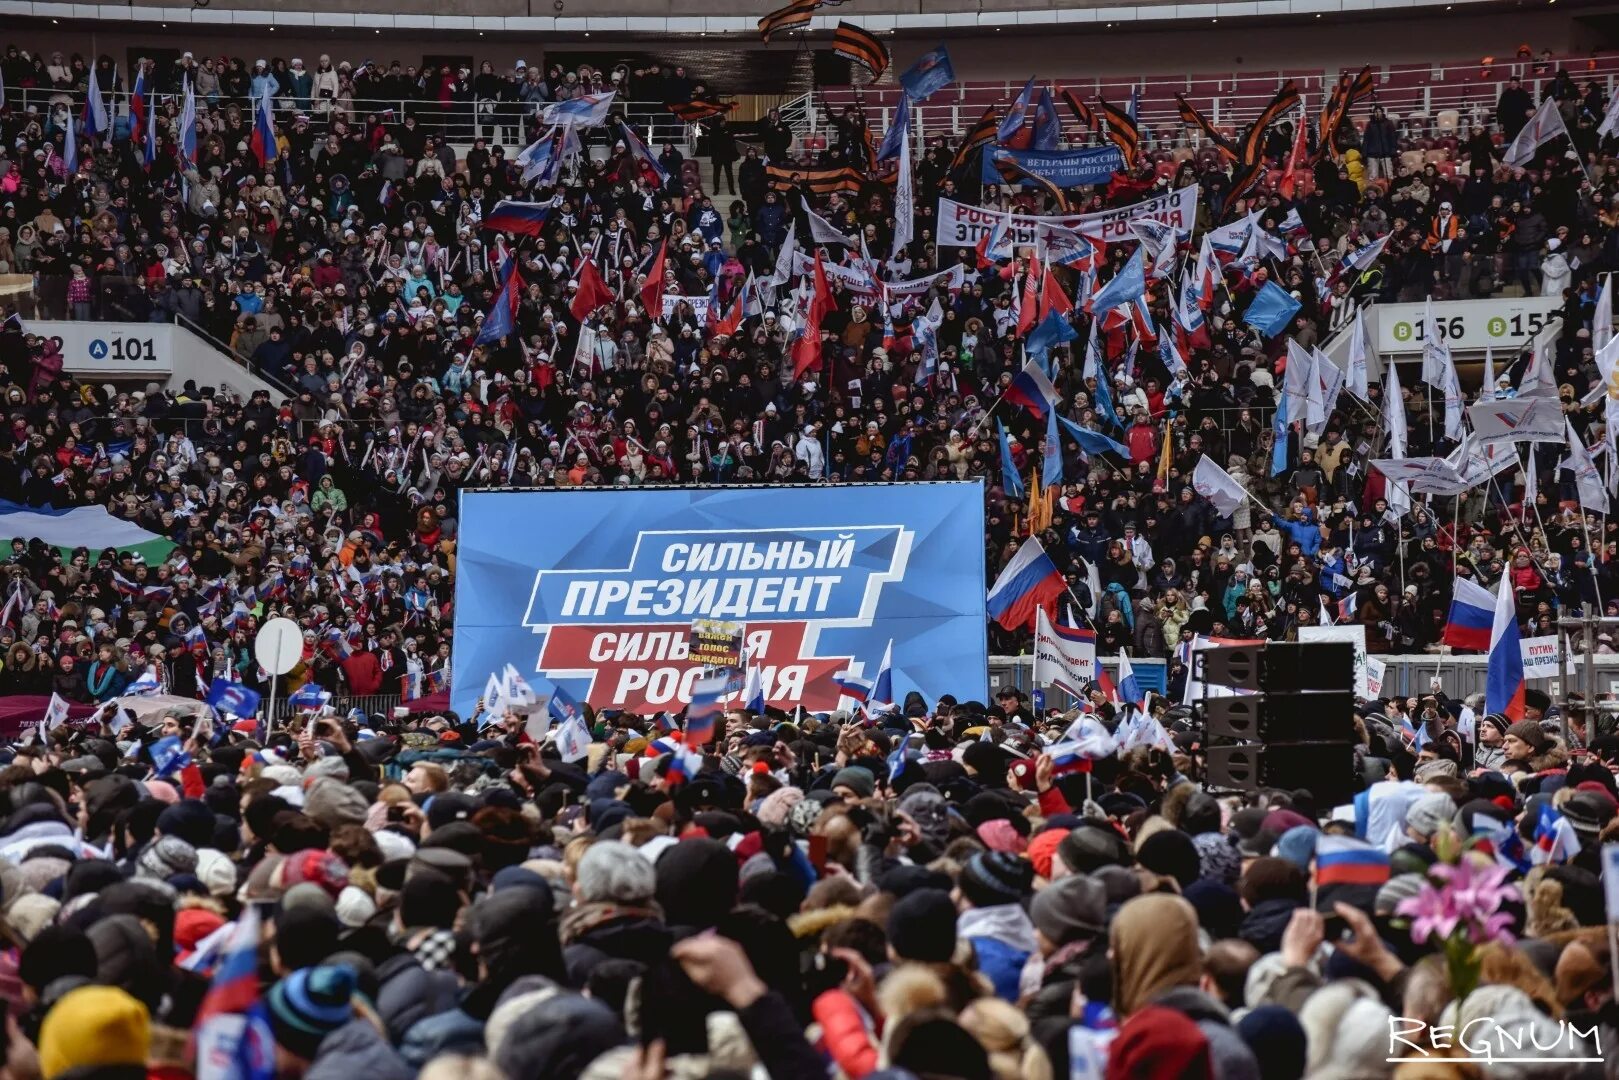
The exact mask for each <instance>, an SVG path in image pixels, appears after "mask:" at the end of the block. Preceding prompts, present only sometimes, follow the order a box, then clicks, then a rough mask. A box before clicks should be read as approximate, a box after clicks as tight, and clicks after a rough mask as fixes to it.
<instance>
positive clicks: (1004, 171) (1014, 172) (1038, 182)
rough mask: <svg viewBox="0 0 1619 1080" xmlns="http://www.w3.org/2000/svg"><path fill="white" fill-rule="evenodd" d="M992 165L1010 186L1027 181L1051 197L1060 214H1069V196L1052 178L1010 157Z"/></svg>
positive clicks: (1000, 159)
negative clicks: (1031, 169)
mask: <svg viewBox="0 0 1619 1080" xmlns="http://www.w3.org/2000/svg"><path fill="white" fill-rule="evenodd" d="M991 164H993V165H994V166H995V171H996V172H997V173H999V174H1000V176H1001V179H1002V180H1005V181H1006V182H1007V183H1008V184H1011V185H1013V186H1014V187H1015V186H1017V185H1018V184H1021V183H1022V182H1023V181H1025V180H1027V181H1028V182H1029V183H1031V184H1033V185H1034V186H1036V187H1038V188H1039V189H1040V190H1041V191H1044V192H1045V193H1046V194H1047V195H1049V196H1050V197H1051V201H1052V202H1053V203H1054V204H1055V205H1056V207H1057V212H1058V213H1059V214H1066V213H1068V211H1069V206H1068V196H1067V194H1066V193H1064V191H1063V189H1062V188H1060V187H1058V186H1057V184H1056V182H1055V181H1053V180H1052V179H1051V178H1050V177H1047V176H1041V175H1040V174H1039V173H1037V172H1032V171H1030V170H1029V169H1026V168H1024V167H1023V166H1022V165H1019V164H1018V163H1017V162H1016V161H1013V160H1012V159H1011V158H1010V157H1004V158H995V159H994V160H993V161H992V162H991Z"/></svg>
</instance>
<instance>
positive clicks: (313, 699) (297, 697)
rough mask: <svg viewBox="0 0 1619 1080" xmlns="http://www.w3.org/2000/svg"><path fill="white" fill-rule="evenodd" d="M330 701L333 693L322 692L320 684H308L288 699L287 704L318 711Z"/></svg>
mask: <svg viewBox="0 0 1619 1080" xmlns="http://www.w3.org/2000/svg"><path fill="white" fill-rule="evenodd" d="M330 700H332V695H331V693H330V692H329V691H326V690H322V689H321V688H320V684H319V683H313V682H307V683H304V684H303V685H302V686H300V687H299V688H298V689H297V690H296V691H294V692H293V694H292V696H290V697H288V698H287V704H288V705H292V706H294V707H295V708H299V709H318V708H320V707H322V706H323V705H325V704H326V703H327V702H328V701H330Z"/></svg>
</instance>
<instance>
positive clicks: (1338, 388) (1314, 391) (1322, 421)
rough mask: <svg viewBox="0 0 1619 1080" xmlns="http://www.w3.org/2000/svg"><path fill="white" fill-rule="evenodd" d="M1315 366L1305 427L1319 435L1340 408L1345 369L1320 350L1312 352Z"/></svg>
mask: <svg viewBox="0 0 1619 1080" xmlns="http://www.w3.org/2000/svg"><path fill="white" fill-rule="evenodd" d="M1310 360H1311V363H1312V364H1313V365H1314V370H1313V372H1312V373H1311V385H1310V398H1309V403H1308V404H1309V408H1308V409H1307V410H1306V413H1305V426H1306V427H1308V428H1309V429H1310V430H1311V431H1313V432H1315V433H1316V434H1317V435H1319V434H1321V432H1322V431H1323V430H1325V429H1326V426H1327V418H1328V417H1330V416H1331V415H1332V410H1333V409H1335V408H1337V407H1338V395H1339V393H1341V392H1342V391H1343V388H1344V369H1343V368H1341V367H1339V366H1338V365H1337V364H1334V363H1333V362H1332V358H1331V357H1330V356H1328V355H1327V354H1326V353H1324V352H1322V351H1321V350H1320V349H1319V348H1312V349H1311V350H1310Z"/></svg>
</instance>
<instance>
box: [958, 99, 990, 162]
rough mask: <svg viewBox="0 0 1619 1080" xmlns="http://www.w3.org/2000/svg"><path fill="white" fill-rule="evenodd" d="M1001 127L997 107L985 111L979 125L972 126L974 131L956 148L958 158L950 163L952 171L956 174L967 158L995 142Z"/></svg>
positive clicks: (968, 133) (969, 132)
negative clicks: (982, 147) (987, 144)
mask: <svg viewBox="0 0 1619 1080" xmlns="http://www.w3.org/2000/svg"><path fill="white" fill-rule="evenodd" d="M1000 126H1001V124H1000V119H999V118H998V117H997V116H996V113H995V106H993V105H991V106H990V107H989V108H987V109H985V110H984V115H983V116H980V117H979V118H978V123H976V124H974V125H973V126H972V130H970V131H968V132H967V136H966V138H964V139H962V140H961V145H960V146H958V147H956V156H955V157H954V158H952V159H951V161H950V171H951V172H954V171H956V170H957V169H959V168H961V167H962V166H963V165H965V164H966V163H967V158H968V157H969V156H971V154H972V152H973V151H974V150H977V149H978V148H979V147H980V146H983V145H985V144H986V143H991V142H994V141H995V131H996V129H998V128H999V127H1000Z"/></svg>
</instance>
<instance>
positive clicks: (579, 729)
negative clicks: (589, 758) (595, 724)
mask: <svg viewBox="0 0 1619 1080" xmlns="http://www.w3.org/2000/svg"><path fill="white" fill-rule="evenodd" d="M589 753H590V729H589V728H588V727H586V726H585V718H584V717H583V716H580V715H574V716H572V717H569V718H568V720H567V721H566V722H564V723H563V725H562V726H561V727H559V728H557V754H558V756H560V757H561V758H562V760H563V761H568V762H572V761H578V760H579V759H580V758H583V757H585V756H586V755H587V754H589Z"/></svg>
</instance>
